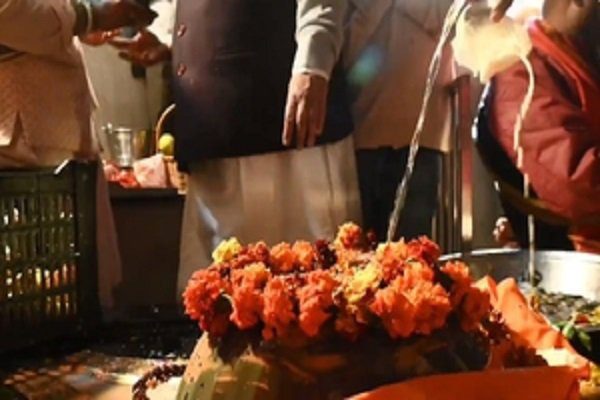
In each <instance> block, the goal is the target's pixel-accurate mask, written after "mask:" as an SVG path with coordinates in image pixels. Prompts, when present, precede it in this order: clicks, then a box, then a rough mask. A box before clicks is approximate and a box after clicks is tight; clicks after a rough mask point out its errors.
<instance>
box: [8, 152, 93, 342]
mask: <svg viewBox="0 0 600 400" xmlns="http://www.w3.org/2000/svg"><path fill="white" fill-rule="evenodd" d="M96 174H97V165H96V164H94V163H76V162H71V163H69V164H68V165H67V166H66V167H64V168H62V169H61V170H60V171H59V170H54V169H43V170H24V171H0V353H1V352H5V351H12V350H16V349H19V348H23V347H27V346H32V345H36V344H39V343H42V342H44V341H48V340H52V339H57V338H60V337H61V336H64V337H67V336H73V335H76V334H77V333H78V332H82V331H83V330H84V329H85V327H86V326H87V325H89V324H90V323H92V322H94V321H97V319H98V318H99V310H100V307H99V303H98V295H97V293H98V291H97V287H98V283H97V262H96V260H97V257H96V232H95V229H96V212H95V209H96V204H95V198H96Z"/></svg>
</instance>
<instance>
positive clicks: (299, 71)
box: [292, 67, 331, 80]
mask: <svg viewBox="0 0 600 400" xmlns="http://www.w3.org/2000/svg"><path fill="white" fill-rule="evenodd" d="M301 74H306V75H316V76H320V77H321V78H323V79H325V80H329V78H330V75H331V74H330V73H328V72H327V71H325V70H322V69H317V68H307V67H298V68H294V69H292V75H301Z"/></svg>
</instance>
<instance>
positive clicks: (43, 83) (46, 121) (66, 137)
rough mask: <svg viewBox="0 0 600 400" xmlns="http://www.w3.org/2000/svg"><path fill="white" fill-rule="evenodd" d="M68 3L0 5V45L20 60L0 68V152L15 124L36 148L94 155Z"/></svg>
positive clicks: (8, 1) (88, 98)
mask: <svg viewBox="0 0 600 400" xmlns="http://www.w3.org/2000/svg"><path fill="white" fill-rule="evenodd" d="M74 23H75V14H74V11H73V7H72V5H71V3H70V0H46V1H38V0H2V2H0V43H2V44H3V45H5V46H8V47H10V48H11V49H14V50H16V51H18V52H21V53H22V54H21V55H20V56H17V57H14V58H11V59H9V60H5V61H2V62H0V93H1V95H0V146H6V145H8V144H9V143H10V141H11V139H12V136H13V134H14V129H15V126H16V120H17V119H19V120H20V121H21V126H22V130H23V140H25V141H26V142H27V143H29V144H33V145H35V146H41V147H48V148H55V149H61V150H69V151H73V152H75V151H83V152H91V151H93V147H94V146H93V140H92V136H91V124H90V116H91V113H92V109H93V107H94V100H93V95H92V92H91V89H90V86H89V83H88V80H87V76H86V73H85V67H84V65H83V59H82V57H81V50H80V48H79V43H78V41H77V39H75V38H74V37H73V26H74Z"/></svg>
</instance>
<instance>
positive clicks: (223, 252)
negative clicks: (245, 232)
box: [212, 237, 242, 263]
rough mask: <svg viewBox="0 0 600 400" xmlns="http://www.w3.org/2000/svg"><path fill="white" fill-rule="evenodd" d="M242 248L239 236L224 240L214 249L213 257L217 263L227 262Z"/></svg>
mask: <svg viewBox="0 0 600 400" xmlns="http://www.w3.org/2000/svg"><path fill="white" fill-rule="evenodd" d="M241 250H242V245H241V244H240V242H239V241H238V240H237V238H234V237H233V238H231V239H228V240H223V241H222V242H221V243H220V244H219V245H218V246H217V248H216V249H215V251H213V253H212V258H213V261H214V262H216V263H221V262H226V261H230V260H231V259H233V258H234V257H235V256H236V255H238V254H239V252H240V251H241Z"/></svg>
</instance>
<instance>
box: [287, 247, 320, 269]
mask: <svg viewBox="0 0 600 400" xmlns="http://www.w3.org/2000/svg"><path fill="white" fill-rule="evenodd" d="M292 251H293V252H294V253H295V254H296V260H298V264H299V265H300V268H301V269H302V270H303V271H310V270H312V269H313V267H314V264H315V262H316V261H317V252H316V251H315V248H314V247H313V245H312V244H310V243H309V242H305V241H301V240H300V241H297V242H296V243H294V246H293V247H292Z"/></svg>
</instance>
